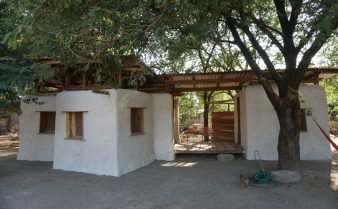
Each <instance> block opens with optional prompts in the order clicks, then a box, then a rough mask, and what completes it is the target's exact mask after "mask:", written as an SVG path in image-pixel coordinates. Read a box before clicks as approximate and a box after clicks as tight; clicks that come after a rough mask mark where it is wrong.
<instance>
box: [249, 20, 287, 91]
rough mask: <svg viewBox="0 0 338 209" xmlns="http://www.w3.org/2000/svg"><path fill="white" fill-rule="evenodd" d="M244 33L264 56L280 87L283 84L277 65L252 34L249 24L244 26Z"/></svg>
mask: <svg viewBox="0 0 338 209" xmlns="http://www.w3.org/2000/svg"><path fill="white" fill-rule="evenodd" d="M243 31H244V33H245V34H246V35H247V37H248V38H249V40H250V42H251V44H252V46H253V47H254V48H255V49H256V50H257V52H258V53H259V55H260V56H261V57H262V59H263V61H264V63H265V65H266V66H267V68H268V70H269V72H270V73H271V76H272V78H273V79H274V80H275V81H276V83H277V85H278V88H280V86H281V84H282V79H281V76H280V75H279V74H278V73H277V71H276V69H275V66H274V65H273V64H272V62H271V60H270V58H269V55H268V54H267V53H266V52H265V50H264V49H263V48H262V47H261V45H260V44H259V43H258V41H257V40H256V38H255V36H254V35H253V34H252V32H251V31H250V29H249V27H248V26H244V27H243Z"/></svg>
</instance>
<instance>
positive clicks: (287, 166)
mask: <svg viewBox="0 0 338 209" xmlns="http://www.w3.org/2000/svg"><path fill="white" fill-rule="evenodd" d="M275 108H276V112H277V116H278V120H279V125H280V131H279V136H278V169H280V170H295V171H298V170H299V161H300V149H299V131H300V120H301V116H300V112H301V111H300V104H299V98H298V93H295V92H291V90H288V93H287V95H286V96H285V97H280V105H278V107H275Z"/></svg>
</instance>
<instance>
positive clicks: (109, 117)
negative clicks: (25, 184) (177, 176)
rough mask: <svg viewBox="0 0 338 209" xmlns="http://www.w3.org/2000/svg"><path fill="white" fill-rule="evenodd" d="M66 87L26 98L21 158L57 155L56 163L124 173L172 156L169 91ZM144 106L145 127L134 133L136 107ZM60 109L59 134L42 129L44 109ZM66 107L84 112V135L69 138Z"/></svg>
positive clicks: (83, 169) (60, 166) (89, 170)
mask: <svg viewBox="0 0 338 209" xmlns="http://www.w3.org/2000/svg"><path fill="white" fill-rule="evenodd" d="M108 91H109V94H110V95H103V94H97V93H93V92H92V91H64V92H61V93H59V94H57V96H53V97H39V102H40V101H41V102H44V104H43V105H35V104H25V103H23V104H22V109H23V114H22V116H21V134H22V139H21V144H20V152H19V155H18V159H22V160H44V161H54V162H53V168H54V169H61V170H67V171H77V172H85V173H93V174H99V175H112V176H121V175H123V174H126V173H128V172H131V171H134V170H136V169H138V168H140V167H143V166H145V165H148V164H149V163H151V162H152V161H154V160H155V159H158V160H173V159H174V151H173V145H172V140H173V139H172V137H173V136H172V128H173V127H172V126H173V112H172V111H173V107H172V105H173V104H172V96H171V95H170V94H147V93H142V92H138V91H135V90H123V89H119V90H114V89H112V90H108ZM133 107H135V108H137V107H138V108H143V126H144V133H143V134H137V135H133V134H131V128H130V112H131V108H133ZM38 111H55V112H56V119H55V120H56V121H55V134H37V133H38V131H39V116H40V114H39V112H38ZM67 112H83V140H78V139H66V118H67Z"/></svg>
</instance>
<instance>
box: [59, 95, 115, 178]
mask: <svg viewBox="0 0 338 209" xmlns="http://www.w3.org/2000/svg"><path fill="white" fill-rule="evenodd" d="M109 93H110V95H103V94H97V93H92V92H91V91H65V92H62V93H59V94H58V95H57V96H56V111H57V113H56V127H55V128H56V132H55V151H54V165H53V167H54V168H55V169H62V170H67V171H78V172H85V173H93V174H99V175H112V176H118V166H117V145H116V141H117V136H118V133H117V132H118V130H117V129H116V127H117V117H116V115H117V114H116V105H117V102H116V96H117V93H116V91H115V90H109ZM72 111H85V112H84V113H83V125H84V131H83V132H84V133H83V134H84V136H83V138H84V140H69V139H65V138H66V113H65V112H72Z"/></svg>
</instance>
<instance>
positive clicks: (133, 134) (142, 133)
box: [130, 132, 146, 136]
mask: <svg viewBox="0 0 338 209" xmlns="http://www.w3.org/2000/svg"><path fill="white" fill-rule="evenodd" d="M144 134H146V133H144V132H138V133H132V134H130V136H138V135H144Z"/></svg>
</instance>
